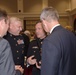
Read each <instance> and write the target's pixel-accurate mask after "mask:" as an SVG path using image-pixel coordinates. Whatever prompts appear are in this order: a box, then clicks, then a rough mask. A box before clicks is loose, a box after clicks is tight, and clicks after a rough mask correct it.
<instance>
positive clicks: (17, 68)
mask: <svg viewBox="0 0 76 75" xmlns="http://www.w3.org/2000/svg"><path fill="white" fill-rule="evenodd" d="M15 70H19V71H20V72H21V73H22V74H23V72H24V69H23V68H22V67H21V66H20V65H15Z"/></svg>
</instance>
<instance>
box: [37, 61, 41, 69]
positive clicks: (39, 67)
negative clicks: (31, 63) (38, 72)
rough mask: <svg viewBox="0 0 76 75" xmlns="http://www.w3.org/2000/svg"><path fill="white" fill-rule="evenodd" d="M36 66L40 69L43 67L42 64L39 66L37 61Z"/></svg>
mask: <svg viewBox="0 0 76 75" xmlns="http://www.w3.org/2000/svg"><path fill="white" fill-rule="evenodd" d="M39 64H41V61H40V62H39ZM36 67H37V68H38V69H41V66H39V65H38V63H37V62H36Z"/></svg>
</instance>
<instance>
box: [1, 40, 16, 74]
mask: <svg viewBox="0 0 76 75" xmlns="http://www.w3.org/2000/svg"><path fill="white" fill-rule="evenodd" d="M0 75H15V66H14V62H13V58H12V53H11V48H10V45H9V43H8V42H7V41H6V40H4V39H0Z"/></svg>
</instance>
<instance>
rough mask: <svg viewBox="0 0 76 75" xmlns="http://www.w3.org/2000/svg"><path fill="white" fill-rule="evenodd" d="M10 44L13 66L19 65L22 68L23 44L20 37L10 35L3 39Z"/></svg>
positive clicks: (22, 39) (22, 38) (24, 50)
mask: <svg viewBox="0 0 76 75" xmlns="http://www.w3.org/2000/svg"><path fill="white" fill-rule="evenodd" d="M4 38H5V39H6V40H8V42H9V43H10V46H11V49H12V54H13V59H14V63H15V65H21V67H22V68H24V56H25V54H26V53H25V52H26V49H25V43H24V37H23V36H22V35H18V36H14V35H12V34H10V33H7V35H6V36H5V37H4Z"/></svg>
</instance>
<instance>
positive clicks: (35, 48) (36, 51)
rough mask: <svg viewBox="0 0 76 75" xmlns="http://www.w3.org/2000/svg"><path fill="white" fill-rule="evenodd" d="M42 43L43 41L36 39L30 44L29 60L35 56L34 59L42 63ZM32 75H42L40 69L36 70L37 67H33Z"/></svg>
mask: <svg viewBox="0 0 76 75" xmlns="http://www.w3.org/2000/svg"><path fill="white" fill-rule="evenodd" d="M42 41H43V39H35V40H33V41H31V42H30V44H29V48H28V53H27V58H29V57H30V56H32V55H34V58H35V59H37V62H38V63H39V61H41V50H42V47H41V46H42ZM32 75H40V69H38V68H36V65H34V66H33V69H32Z"/></svg>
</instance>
